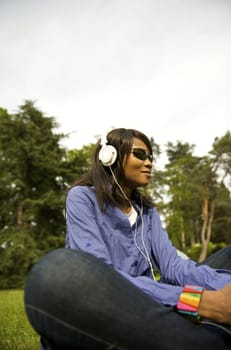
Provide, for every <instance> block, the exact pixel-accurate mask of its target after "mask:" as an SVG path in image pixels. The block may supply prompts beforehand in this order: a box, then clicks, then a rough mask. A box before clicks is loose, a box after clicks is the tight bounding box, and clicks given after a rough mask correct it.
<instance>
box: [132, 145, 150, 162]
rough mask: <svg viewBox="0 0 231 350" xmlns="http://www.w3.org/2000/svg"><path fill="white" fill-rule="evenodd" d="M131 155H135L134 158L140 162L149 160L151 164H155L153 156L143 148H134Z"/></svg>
mask: <svg viewBox="0 0 231 350" xmlns="http://www.w3.org/2000/svg"><path fill="white" fill-rule="evenodd" d="M131 153H132V154H134V156H135V157H136V158H138V159H140V160H146V159H148V160H149V161H150V162H151V163H152V162H153V155H152V154H150V153H148V152H147V151H146V150H145V149H143V148H132V151H131Z"/></svg>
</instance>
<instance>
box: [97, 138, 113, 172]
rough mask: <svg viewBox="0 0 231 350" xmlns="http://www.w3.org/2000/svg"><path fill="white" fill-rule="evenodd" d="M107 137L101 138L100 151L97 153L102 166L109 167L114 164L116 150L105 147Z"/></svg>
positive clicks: (110, 146) (109, 146)
mask: <svg viewBox="0 0 231 350" xmlns="http://www.w3.org/2000/svg"><path fill="white" fill-rule="evenodd" d="M107 143H108V141H107V136H106V135H104V136H102V137H101V141H100V144H101V146H102V147H101V149H100V151H99V160H100V161H101V162H102V164H103V165H104V166H111V165H113V164H114V163H115V161H116V158H117V150H116V148H115V147H114V146H112V145H107Z"/></svg>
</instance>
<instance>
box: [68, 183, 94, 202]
mask: <svg viewBox="0 0 231 350" xmlns="http://www.w3.org/2000/svg"><path fill="white" fill-rule="evenodd" d="M77 198H78V199H81V198H82V199H84V198H91V199H93V198H95V189H94V187H90V186H74V187H72V188H71V189H70V190H69V192H68V194H67V201H68V200H73V199H77Z"/></svg>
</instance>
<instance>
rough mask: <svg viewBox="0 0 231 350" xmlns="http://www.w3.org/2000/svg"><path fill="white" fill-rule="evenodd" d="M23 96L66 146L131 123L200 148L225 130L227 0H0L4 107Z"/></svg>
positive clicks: (230, 33) (229, 82)
mask: <svg viewBox="0 0 231 350" xmlns="http://www.w3.org/2000/svg"><path fill="white" fill-rule="evenodd" d="M26 99H31V100H34V101H36V106H37V107H38V108H40V109H41V110H42V111H43V112H44V113H45V114H46V115H47V116H53V117H55V120H56V121H57V122H58V123H59V125H60V129H59V131H60V132H64V133H71V136H70V137H69V140H66V142H65V145H66V146H67V147H68V148H81V147H82V146H83V145H87V144H89V143H90V142H95V136H96V135H100V134H102V133H104V132H107V131H109V130H110V129H111V128H112V127H128V128H136V129H139V130H140V131H143V132H144V133H146V134H147V135H148V136H149V137H154V139H155V141H156V142H157V143H158V144H160V146H161V147H162V149H164V145H165V144H166V143H167V142H168V141H171V142H176V141H177V140H180V141H182V142H189V143H191V144H195V145H196V149H195V154H198V155H205V154H206V153H207V152H208V151H209V150H210V149H211V147H212V143H213V141H214V138H215V137H216V136H218V137H221V136H223V135H224V134H225V132H226V131H228V130H231V0H226V1H225V0H139V1H137V0H65V1H64V0H63V1H58V0H20V1H19V0H0V107H4V108H6V109H7V110H8V111H9V112H14V111H15V110H17V108H18V106H19V105H21V104H22V103H23V102H24V100H26Z"/></svg>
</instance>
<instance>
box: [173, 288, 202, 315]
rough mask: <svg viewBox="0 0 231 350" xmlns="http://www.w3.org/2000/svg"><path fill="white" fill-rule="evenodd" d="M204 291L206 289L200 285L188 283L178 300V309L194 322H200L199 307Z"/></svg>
mask: <svg viewBox="0 0 231 350" xmlns="http://www.w3.org/2000/svg"><path fill="white" fill-rule="evenodd" d="M203 292H204V289H203V288H202V287H200V286H192V285H186V286H185V287H184V288H183V291H182V293H181V294H180V297H179V300H178V302H177V305H176V308H177V311H178V312H179V313H180V314H182V315H183V316H185V317H186V318H188V319H190V320H192V321H194V322H199V321H200V312H199V307H200V303H201V299H202V294H203Z"/></svg>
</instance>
